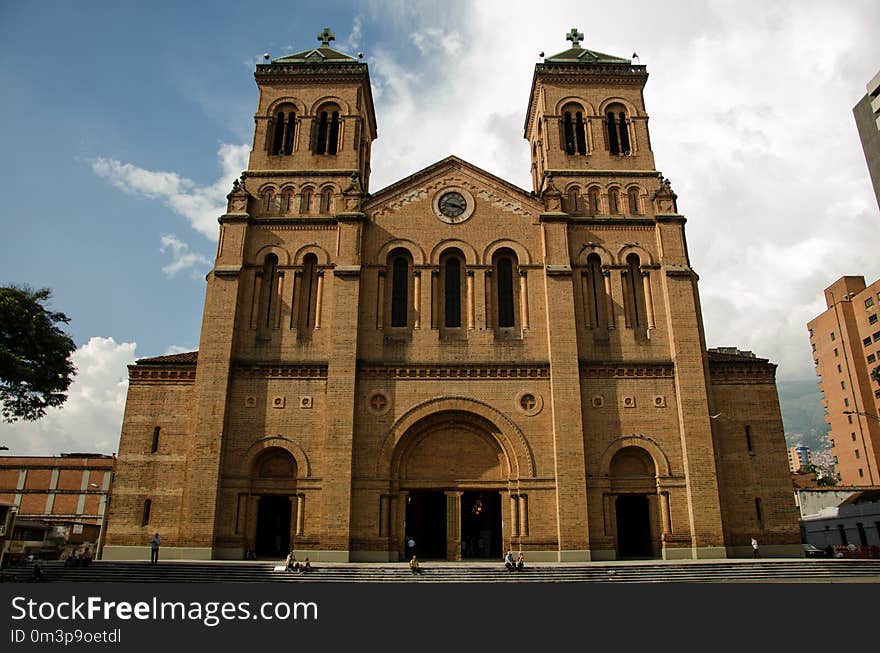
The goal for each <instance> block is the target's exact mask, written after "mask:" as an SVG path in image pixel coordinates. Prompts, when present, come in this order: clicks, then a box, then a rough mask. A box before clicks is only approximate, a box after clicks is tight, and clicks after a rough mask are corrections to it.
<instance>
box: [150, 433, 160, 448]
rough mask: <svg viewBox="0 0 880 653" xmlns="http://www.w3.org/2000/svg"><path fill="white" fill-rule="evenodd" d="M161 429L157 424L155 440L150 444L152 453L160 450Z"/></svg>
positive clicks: (154, 434)
mask: <svg viewBox="0 0 880 653" xmlns="http://www.w3.org/2000/svg"><path fill="white" fill-rule="evenodd" d="M160 430H161V429H160V428H159V427H158V426H157V427H155V428H154V429H153V442H152V444H151V445H150V453H156V452H157V451H159V431H160Z"/></svg>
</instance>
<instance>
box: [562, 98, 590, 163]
mask: <svg viewBox="0 0 880 653" xmlns="http://www.w3.org/2000/svg"><path fill="white" fill-rule="evenodd" d="M562 134H563V148H564V149H565V153H566V154H586V153H587V134H586V124H585V123H584V113H583V110H582V109H581V107H580V106H578V105H577V104H567V105H565V106H564V107H563V108H562Z"/></svg>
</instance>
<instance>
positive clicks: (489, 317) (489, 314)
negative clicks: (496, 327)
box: [484, 269, 493, 330]
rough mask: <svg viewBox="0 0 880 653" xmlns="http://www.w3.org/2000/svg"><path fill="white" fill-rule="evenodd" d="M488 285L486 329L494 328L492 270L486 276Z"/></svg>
mask: <svg viewBox="0 0 880 653" xmlns="http://www.w3.org/2000/svg"><path fill="white" fill-rule="evenodd" d="M484 277H485V283H486V292H485V295H486V329H487V330H489V329H491V328H492V306H493V303H492V270H491V269H489V270H486V273H485V275H484Z"/></svg>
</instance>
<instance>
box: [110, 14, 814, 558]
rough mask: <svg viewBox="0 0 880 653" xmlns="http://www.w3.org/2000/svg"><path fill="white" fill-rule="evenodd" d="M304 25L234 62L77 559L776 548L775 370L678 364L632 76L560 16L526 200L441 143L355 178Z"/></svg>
mask: <svg viewBox="0 0 880 653" xmlns="http://www.w3.org/2000/svg"><path fill="white" fill-rule="evenodd" d="M333 38H334V37H333V34H332V33H331V32H330V31H329V30H326V29H325V30H324V31H323V32H322V33H321V34H319V36H318V40H319V41H320V42H321V43H320V45H319V46H318V47H316V48H314V49H311V50H306V51H304V52H299V53H296V54H291V55H289V56H285V57H280V58H277V59H273V60H271V61H268V62H267V63H263V64H259V65H257V67H256V73H255V79H256V82H257V87H258V89H259V102H258V107H257V112H256V115H255V133H254V142H253V143H254V144H253V150H252V152H251V155H250V161H249V164H248V169H247V170H246V171H245V172H244V173H242V175H241V180H240V181H238V180H237V181H236V182H235V184H234V185H233V188H232V191H231V192H230V194H229V195H228V209H227V212H226V213H225V214H224V215H222V216H220V217H219V223H220V234H219V243H218V247H217V257H216V262H215V265H214V268H213V270H212V271H211V272H210V273H209V275H208V278H207V291H206V299H205V307H204V318H203V323H202V333H201V341H200V346H199V350H198V352H192V353H187V354H179V355H172V356H160V357H157V358H148V359H142V360H139V361H137V363H136V364H134V365H131V366H130V367H129V378H130V386H129V391H128V400H127V404H126V410H125V417H124V420H123V425H122V435H121V442H120V446H119V460H118V471H117V479H116V484H115V488H114V496H113V502H112V505H111V513H110V518H109V522H108V531H107V542H106V546H105V549H104V552H105V557H107V558H143V559H146V558H147V557H148V555H149V553H148V548H149V545H148V542H149V538H150V537H151V536H152V534H153V533H154V532H157V531H158V532H160V534H161V535H162V537H163V546H162V550H163V554H162V555H163V557H165V558H175V557H176V558H189V559H207V558H220V559H223V558H234V559H240V558H241V557H242V555H243V552H244V551H245V550H249V549H254V550H255V551H256V553H257V555H258V556H260V557H267V558H273V557H280V556H283V555H284V554H285V553H286V552H287V550H289V549H294V550H295V551H296V553H297V555H298V557H300V558H302V557H304V556H309V557H310V558H311V559H312V560H328V561H395V560H400V559H402V558H403V556H404V540H405V539H406V538H407V537H412V538H413V539H415V541H416V543H417V544H416V550H417V552H418V554H419V555H420V557H422V558H434V559H447V560H460V559H465V560H466V559H472V558H476V559H480V558H485V559H500V557H501V555H502V551H504V550H507V549H514V550H522V551H524V552H525V554H526V557H527V559H528V560H531V561H539V560H547V561H587V560H610V559H620V558H638V557H642V558H652V557H653V558H664V559H676V558H723V557H727V556H738V555H750V554H751V549H750V547H749V542H750V538H751V537H756V538H757V539H758V540H759V542H760V543H761V550H762V553H764V554H767V555H797V556H800V555H801V547H800V544H799V542H800V535H799V531H798V521H797V511H796V509H795V505H794V499H793V492H792V486H791V482H790V480H789V474H788V464H787V458H786V450H785V442H784V436H783V427H782V420H781V415H780V409H779V401H778V397H777V392H776V385H775V369H776V366H775V365H773V364H771V363H769V362H768V361H767V360H765V359H761V358H756V357H755V356H753V355H752V356H749V355H745V354H743V353H742V352H739V351H737V350H736V349H733V350H726V351H720V350H718V351H707V348H706V344H705V338H704V334H703V325H702V318H701V314H700V302H699V296H698V292H697V275H696V273H695V271H694V270H693V269H692V268H691V266H690V260H689V256H688V249H687V243H686V240H685V232H684V224H685V218H684V217H683V216H682V215H680V214H679V213H678V212H677V207H676V195H675V194H674V193H673V191H672V189H671V186H670V184H669V182H668V181H667V180H665V179H664V177H663V175H662V174H660V173H659V172H658V171H657V170H656V169H655V166H654V155H653V152H652V150H651V141H650V138H649V134H648V116H647V113H646V109H645V106H644V100H643V94H642V91H643V88H644V85H645V83H646V81H647V78H648V74H647V72H646V69H645V67H644V66H642V65H634V64H633V62H632V61H631V60H629V59H624V58H618V57H614V56H609V55H606V54H602V53H600V52H595V51H592V50H589V49H586V48H584V47H583V46H582V45H581V41H582V39H583V35H582V34H579V33H578V32H577V30H572V31H571V32H570V33H569V34H568V35H567V38H568V40H570V41H571V47H570V48H568V49H566V50H565V51H564V52H561V53H559V54H557V55H554V56H550V57H546V58H545V59H544V60H543V62H542V63H538V64H536V66H535V71H534V77H533V81H532V87H531V92H530V95H529V98H528V103H527V105H526V107H525V108H526V111H525V125H524V137H525V139H526V141H527V142H528V147H529V150H530V153H531V166H532V167H531V173H532V181H533V189H532V190H531V191H527V190H524V189H522V188H519V187H517V186H515V185H513V184H511V183H509V182H507V181H504V180H503V179H499V178H498V177H496V176H494V175H492V174H491V173H489V172H486V171H485V170H482V169H480V168H478V167H476V166H474V165H471V164H469V163H468V162H466V161H463V160H461V159H459V158H457V157H455V156H449V157H448V158H446V159H443V160H442V161H438V162H437V163H435V164H433V165H431V166H429V167H427V168H425V169H424V170H420V171H418V172H415V173H414V174H412V175H410V176H409V177H406V178H405V179H401V180H400V181H398V182H396V183H394V184H391V185H390V186H388V187H386V188H384V189H381V190H378V191H375V192H370V186H369V183H370V165H371V162H370V148H371V144H372V142H373V141H374V140H375V139H376V137H377V122H376V116H375V113H374V109H373V100H372V95H371V88H370V78H369V72H368V67H367V64H366V63H365V62H363V61H361V60H360V59H359V58H357V57H353V56H350V55H348V54H345V53H343V52H339V51H337V50H335V49H333V48H331V47H330V43H331V41H332V40H333ZM417 128H418V126H417V125H413V129H417Z"/></svg>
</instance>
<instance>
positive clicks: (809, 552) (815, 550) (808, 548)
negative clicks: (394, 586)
mask: <svg viewBox="0 0 880 653" xmlns="http://www.w3.org/2000/svg"><path fill="white" fill-rule="evenodd" d="M803 546H804V555H805V556H806V557H808V558H824V557H825V551H823V550H822V549H820V548H819V547H816V546H813V545H812V544H804V545H803Z"/></svg>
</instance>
